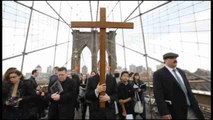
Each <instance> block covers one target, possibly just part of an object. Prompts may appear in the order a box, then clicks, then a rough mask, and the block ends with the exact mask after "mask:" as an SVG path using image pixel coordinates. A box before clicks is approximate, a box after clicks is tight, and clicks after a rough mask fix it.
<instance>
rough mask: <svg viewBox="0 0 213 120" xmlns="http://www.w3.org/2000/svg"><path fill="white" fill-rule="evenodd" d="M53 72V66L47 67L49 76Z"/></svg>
mask: <svg viewBox="0 0 213 120" xmlns="http://www.w3.org/2000/svg"><path fill="white" fill-rule="evenodd" d="M52 72H53V71H52V66H51V65H50V66H48V67H47V73H48V74H52Z"/></svg>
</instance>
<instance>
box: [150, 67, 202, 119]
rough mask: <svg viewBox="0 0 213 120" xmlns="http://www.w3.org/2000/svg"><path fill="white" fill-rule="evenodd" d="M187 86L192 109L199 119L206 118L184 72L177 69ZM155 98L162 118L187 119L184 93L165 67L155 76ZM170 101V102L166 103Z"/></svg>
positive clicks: (155, 73)
mask: <svg viewBox="0 0 213 120" xmlns="http://www.w3.org/2000/svg"><path fill="white" fill-rule="evenodd" d="M177 70H178V72H179V73H180V75H181V76H182V78H183V81H184V84H185V86H186V89H187V92H188V97H189V100H190V103H191V107H192V109H193V110H194V112H195V113H196V116H197V117H198V118H199V119H204V116H203V114H202V112H201V110H200V108H199V106H198V102H197V100H196V99H195V97H194V95H193V93H192V91H191V87H190V85H189V82H188V80H187V78H186V75H185V73H184V71H182V70H181V69H179V68H177ZM153 89H154V97H155V101H156V103H157V107H158V111H159V113H160V115H161V116H163V115H167V114H171V115H172V118H173V119H186V118H187V108H188V106H187V101H186V97H185V94H184V92H183V91H182V89H181V87H180V85H179V84H178V82H177V81H176V79H175V77H174V76H173V75H172V74H171V73H170V71H169V70H168V69H167V68H166V67H163V68H161V69H159V70H157V71H156V72H154V74H153ZM165 100H168V101H170V102H166V101H165Z"/></svg>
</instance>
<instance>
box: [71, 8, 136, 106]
mask: <svg viewBox="0 0 213 120" xmlns="http://www.w3.org/2000/svg"><path fill="white" fill-rule="evenodd" d="M71 27H72V28H100V39H99V43H100V84H103V83H106V80H105V70H106V67H105V39H106V28H128V29H132V28H133V23H123V22H107V21H106V9H105V8H100V21H99V22H89V21H86V22H77V21H73V22H71ZM100 95H105V92H101V93H100ZM100 107H101V108H104V107H105V102H101V103H100Z"/></svg>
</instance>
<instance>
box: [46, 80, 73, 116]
mask: <svg viewBox="0 0 213 120" xmlns="http://www.w3.org/2000/svg"><path fill="white" fill-rule="evenodd" d="M54 82H55V81H51V83H50V84H49V85H50V86H51V85H53V83H54ZM61 85H62V88H63V92H62V93H61V94H60V100H59V101H54V100H53V99H52V98H51V93H50V86H48V94H47V98H48V99H49V101H50V102H51V104H50V106H49V113H48V118H49V119H74V101H75V99H76V96H75V92H76V91H75V90H76V84H75V82H74V81H73V80H71V79H70V78H68V77H67V78H66V80H65V81H63V82H62V83H61Z"/></svg>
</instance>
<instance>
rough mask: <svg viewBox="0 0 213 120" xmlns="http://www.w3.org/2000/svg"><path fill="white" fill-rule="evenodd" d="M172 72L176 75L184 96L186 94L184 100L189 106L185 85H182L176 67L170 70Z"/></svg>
mask: <svg viewBox="0 0 213 120" xmlns="http://www.w3.org/2000/svg"><path fill="white" fill-rule="evenodd" d="M172 71H173V72H174V75H175V77H176V80H177V82H178V83H179V85H180V86H181V88H182V90H183V92H184V94H185V96H186V101H187V104H188V105H189V106H190V101H189V98H188V94H187V89H186V86H185V85H184V83H183V82H182V81H181V79H180V77H179V76H178V75H177V73H176V69H173V70H172Z"/></svg>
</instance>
